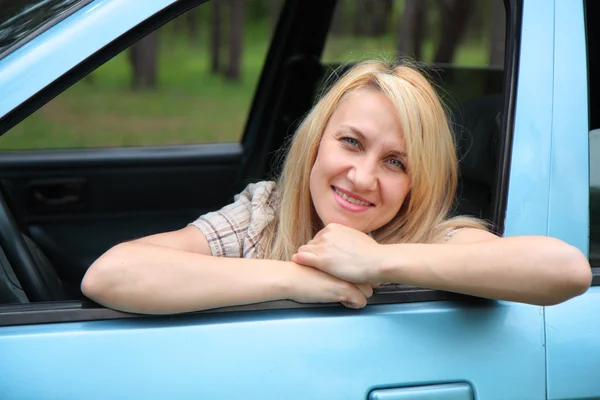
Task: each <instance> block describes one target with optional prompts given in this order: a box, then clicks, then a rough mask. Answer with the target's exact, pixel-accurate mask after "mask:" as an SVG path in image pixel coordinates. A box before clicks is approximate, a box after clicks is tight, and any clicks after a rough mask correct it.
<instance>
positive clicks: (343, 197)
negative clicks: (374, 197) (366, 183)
mask: <svg viewBox="0 0 600 400" xmlns="http://www.w3.org/2000/svg"><path fill="white" fill-rule="evenodd" d="M333 190H335V192H336V193H337V194H338V195H340V197H341V198H342V199H344V200H346V201H347V202H348V203H352V204H358V205H360V206H370V205H371V204H370V203H365V202H364V201H360V200H358V199H355V198H354V197H350V196H348V195H347V194H346V193H342V192H340V191H339V190H337V188H333Z"/></svg>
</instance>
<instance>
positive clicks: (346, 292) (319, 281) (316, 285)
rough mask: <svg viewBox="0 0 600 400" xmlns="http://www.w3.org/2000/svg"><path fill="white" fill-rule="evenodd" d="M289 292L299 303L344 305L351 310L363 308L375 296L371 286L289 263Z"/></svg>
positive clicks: (292, 298)
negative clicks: (368, 299)
mask: <svg viewBox="0 0 600 400" xmlns="http://www.w3.org/2000/svg"><path fill="white" fill-rule="evenodd" d="M288 264H289V267H290V270H289V271H290V272H291V274H289V275H288V277H289V280H288V282H289V283H288V284H287V292H288V294H289V298H290V299H291V300H294V301H297V302H299V303H342V304H343V305H344V306H346V307H349V308H363V307H364V306H366V305H367V298H369V297H371V296H372V295H373V289H372V287H371V285H369V284H366V283H350V282H347V281H344V280H341V279H339V278H336V277H334V276H331V275H329V274H327V273H325V272H323V271H319V270H318V269H316V268H313V267H309V266H305V265H299V264H296V263H294V262H291V263H288Z"/></svg>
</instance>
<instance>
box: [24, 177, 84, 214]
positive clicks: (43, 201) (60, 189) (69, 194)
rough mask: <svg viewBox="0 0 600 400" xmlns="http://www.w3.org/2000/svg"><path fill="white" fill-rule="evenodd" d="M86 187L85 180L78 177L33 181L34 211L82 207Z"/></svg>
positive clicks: (31, 186)
mask: <svg viewBox="0 0 600 400" xmlns="http://www.w3.org/2000/svg"><path fill="white" fill-rule="evenodd" d="M84 187H85V181H84V180H83V179H77V178H75V179H60V180H45V181H36V182H31V184H30V199H31V200H30V202H31V203H30V204H31V206H32V207H31V208H32V209H33V210H34V211H46V210H55V209H61V210H62V209H65V210H66V209H69V210H71V209H76V208H80V207H82V206H83V193H84Z"/></svg>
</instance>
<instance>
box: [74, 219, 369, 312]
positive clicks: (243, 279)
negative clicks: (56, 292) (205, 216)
mask: <svg viewBox="0 0 600 400" xmlns="http://www.w3.org/2000/svg"><path fill="white" fill-rule="evenodd" d="M208 254H210V251H209V247H208V243H207V242H206V239H205V238H204V236H203V235H202V234H201V233H200V231H199V230H198V229H197V228H195V227H187V228H184V229H182V230H180V231H175V232H169V233H163V234H159V235H154V236H150V237H147V238H142V239H139V240H136V241H133V242H126V243H122V244H119V245H117V246H115V247H113V248H112V249H110V250H109V251H107V252H106V253H105V254H104V255H102V256H101V257H100V258H99V259H98V260H96V261H95V262H94V263H93V264H92V266H91V267H90V268H89V269H88V271H87V273H86V275H85V277H84V279H83V281H82V285H81V288H82V291H83V293H84V294H85V295H86V296H88V297H89V298H91V299H92V300H94V301H96V302H98V303H100V304H102V305H105V306H106V307H110V308H115V309H118V310H122V311H128V312H136V313H148V314H169V313H180V312H188V311H197V310H203V309H209V308H216V307H223V306H231V305H239V304H248V303H258V302H263V301H269V300H278V299H292V300H296V301H300V302H315V303H316V302H343V303H344V304H345V305H347V306H354V307H357V308H359V307H364V305H365V304H366V297H368V296H370V295H371V294H372V291H371V288H370V286H369V285H355V284H350V283H348V282H345V281H342V280H340V279H337V278H334V277H332V276H329V275H328V274H326V273H323V272H321V271H318V270H316V269H314V268H310V267H305V266H300V265H297V264H295V263H292V262H282V261H273V260H256V259H235V258H224V257H212V256H210V255H208ZM361 291H362V292H361Z"/></svg>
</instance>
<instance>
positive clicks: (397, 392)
mask: <svg viewBox="0 0 600 400" xmlns="http://www.w3.org/2000/svg"><path fill="white" fill-rule="evenodd" d="M434 399H435V400H473V390H472V389H471V386H470V385H469V384H468V383H449V384H443V385H429V386H413V387H407V388H393V389H377V390H373V391H372V392H371V393H369V399H368V400H434Z"/></svg>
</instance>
